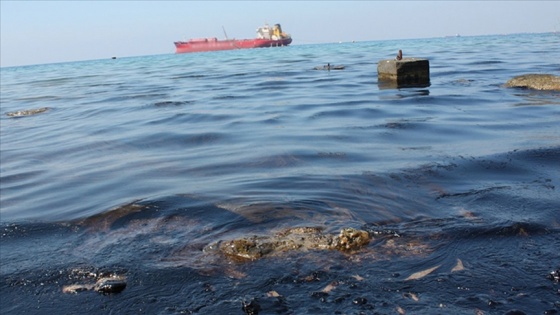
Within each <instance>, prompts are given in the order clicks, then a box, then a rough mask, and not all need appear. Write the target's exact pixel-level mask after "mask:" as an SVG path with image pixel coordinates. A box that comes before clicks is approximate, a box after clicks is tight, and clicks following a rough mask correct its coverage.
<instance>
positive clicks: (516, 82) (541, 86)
mask: <svg viewBox="0 0 560 315" xmlns="http://www.w3.org/2000/svg"><path fill="white" fill-rule="evenodd" d="M505 86H506V87H512V88H525V89H531V90H541V91H560V77H559V76H555V75H552V74H524V75H520V76H517V77H514V78H512V79H511V80H509V81H507V82H506V84H505Z"/></svg>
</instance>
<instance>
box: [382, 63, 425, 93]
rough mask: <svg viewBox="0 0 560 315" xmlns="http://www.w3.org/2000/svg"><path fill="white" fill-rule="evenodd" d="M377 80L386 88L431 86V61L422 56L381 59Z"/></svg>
mask: <svg viewBox="0 0 560 315" xmlns="http://www.w3.org/2000/svg"><path fill="white" fill-rule="evenodd" d="M377 80H378V83H379V86H380V87H386V88H401V87H427V86H430V62H429V61H428V59H422V58H402V59H401V60H395V59H391V60H381V61H379V62H378V63H377Z"/></svg>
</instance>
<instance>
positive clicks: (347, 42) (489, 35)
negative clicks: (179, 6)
mask: <svg viewBox="0 0 560 315" xmlns="http://www.w3.org/2000/svg"><path fill="white" fill-rule="evenodd" d="M547 34H552V35H558V36H560V32H559V31H551V32H537V33H512V34H488V35H461V34H451V35H446V36H441V37H426V38H408V39H406V38H403V39H383V40H365V41H355V40H345V41H333V42H315V43H314V42H310V41H304V42H303V43H297V42H294V43H293V44H291V46H307V45H330V44H349V43H352V44H356V43H368V42H381V43H382V42H393V41H412V40H419V41H425V40H433V39H442V38H446V39H451V38H461V37H467V38H468V37H496V36H525V35H528V36H532V35H547ZM170 54H172V55H174V54H175V53H173V52H169V53H157V54H148V55H124V56H119V55H108V56H107V57H104V58H95V59H83V60H82V59H76V60H69V61H56V62H47V63H36V64H16V65H9V66H1V67H0V69H7V68H17V67H33V66H44V65H51V64H52V65H54V64H64V63H76V62H88V61H101V60H107V59H111V60H115V59H126V58H139V57H155V56H167V55H170Z"/></svg>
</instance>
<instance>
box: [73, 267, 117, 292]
mask: <svg viewBox="0 0 560 315" xmlns="http://www.w3.org/2000/svg"><path fill="white" fill-rule="evenodd" d="M74 272H75V273H78V274H79V276H78V277H77V278H78V279H82V280H84V279H85V283H76V284H71V285H66V286H64V287H63V288H62V292H63V293H79V292H83V291H90V290H94V291H97V292H99V293H103V294H110V293H120V292H122V291H123V290H124V289H125V288H126V278H125V277H123V276H118V275H114V274H106V273H96V272H83V271H82V270H80V269H76V270H74ZM94 281H95V282H94Z"/></svg>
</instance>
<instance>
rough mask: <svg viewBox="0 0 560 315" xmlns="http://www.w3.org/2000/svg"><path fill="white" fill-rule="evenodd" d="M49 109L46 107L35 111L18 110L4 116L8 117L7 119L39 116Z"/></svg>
mask: <svg viewBox="0 0 560 315" xmlns="http://www.w3.org/2000/svg"><path fill="white" fill-rule="evenodd" d="M49 109H50V108H48V107H41V108H36V109H26V110H18V111H17V112H9V113H6V116H9V117H25V116H32V115H37V114H40V113H44V112H46V111H48V110H49Z"/></svg>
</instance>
